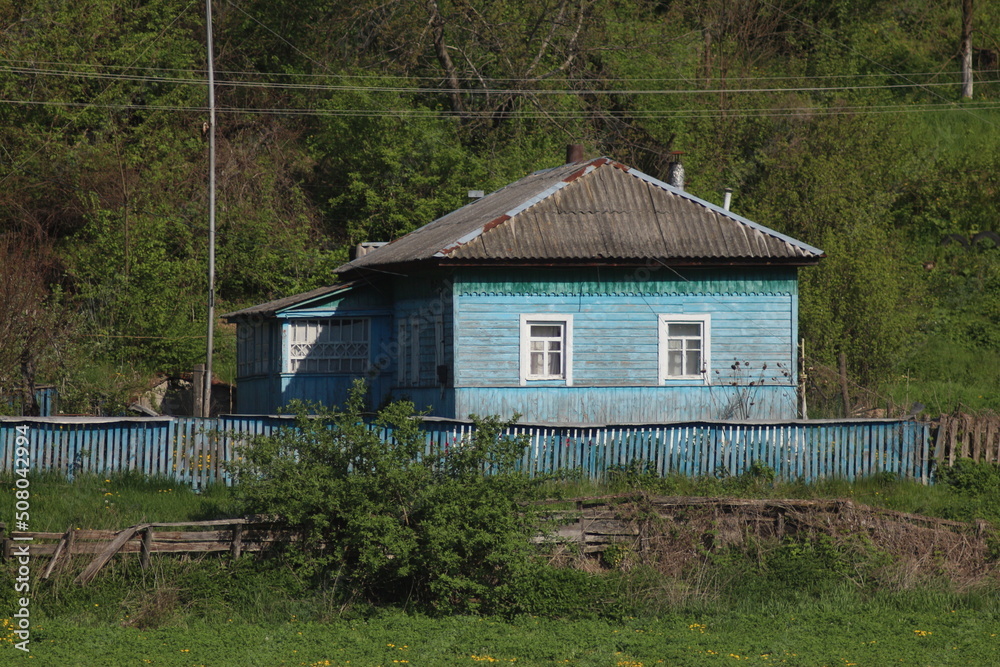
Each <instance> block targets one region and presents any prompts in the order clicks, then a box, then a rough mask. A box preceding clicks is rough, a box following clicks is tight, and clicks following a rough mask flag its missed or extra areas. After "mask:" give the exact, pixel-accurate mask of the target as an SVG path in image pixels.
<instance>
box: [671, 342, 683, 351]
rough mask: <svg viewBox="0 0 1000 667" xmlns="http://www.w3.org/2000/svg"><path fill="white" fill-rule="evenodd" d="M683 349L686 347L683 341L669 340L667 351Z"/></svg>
mask: <svg viewBox="0 0 1000 667" xmlns="http://www.w3.org/2000/svg"><path fill="white" fill-rule="evenodd" d="M683 347H684V343H683V341H679V340H668V341H667V349H668V350H680V349H682V348H683Z"/></svg>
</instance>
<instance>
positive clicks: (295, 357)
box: [285, 317, 372, 375]
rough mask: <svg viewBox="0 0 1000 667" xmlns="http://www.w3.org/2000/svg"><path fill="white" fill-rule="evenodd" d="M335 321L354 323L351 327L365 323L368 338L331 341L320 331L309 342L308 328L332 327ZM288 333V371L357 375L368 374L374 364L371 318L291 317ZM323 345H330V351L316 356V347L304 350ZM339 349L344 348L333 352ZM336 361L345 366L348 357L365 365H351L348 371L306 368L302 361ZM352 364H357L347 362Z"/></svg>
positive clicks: (328, 346)
mask: <svg viewBox="0 0 1000 667" xmlns="http://www.w3.org/2000/svg"><path fill="white" fill-rule="evenodd" d="M334 322H336V323H337V324H338V326H344V323H346V322H351V323H352V326H353V323H354V322H363V323H364V334H365V340H363V341H355V340H351V341H330V340H321V338H322V333H318V334H317V336H316V340H312V341H310V340H309V338H310V335H309V329H308V327H310V326H315V327H322V326H323V325H327V326H331V327H332V325H333V323H334ZM287 326H288V335H287V338H286V342H285V368H286V370H285V372H287V373H309V374H320V375H357V374H361V373H365V372H366V371H367V370H368V367H369V365H370V364H371V345H372V324H371V319H370V318H368V317H317V318H302V319H298V318H296V319H291V320H288V325H287ZM303 328H305V329H306V334H307V335H305V336H301V335H300V334H301V330H302V329H303ZM317 345H323V346H325V347H326V348H327V352H328V353H327V354H324V355H317V354H316V352H315V351H314V350H311V351H304V350H306V348H307V347H308V346H312V347H313V348H314V349H315V346H317ZM338 348H341V350H340V353H339V354H334V353H333V352H337V351H338ZM345 351H346V352H354V354H343V352H345ZM334 360H336V361H337V362H338V365H342V364H343V362H344V361H345V360H347V361H348V362H353V361H361V364H360V365H361V366H362V368H360V369H356V368H349V369H348V370H343V369H342V368H341V369H337V370H329V368H328V369H326V370H307V369H304V368H302V367H301V366H302V362H309V361H317V362H322V361H327V362H332V361H334ZM329 365H330V364H328V366H329ZM348 365H349V366H353V365H355V364H353V363H348Z"/></svg>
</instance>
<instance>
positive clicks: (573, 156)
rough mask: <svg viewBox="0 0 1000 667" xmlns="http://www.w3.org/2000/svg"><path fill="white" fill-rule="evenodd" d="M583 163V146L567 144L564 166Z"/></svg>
mask: <svg viewBox="0 0 1000 667" xmlns="http://www.w3.org/2000/svg"><path fill="white" fill-rule="evenodd" d="M574 162H583V144H567V146H566V164H572V163H574Z"/></svg>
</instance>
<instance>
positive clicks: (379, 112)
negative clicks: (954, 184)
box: [0, 99, 1000, 119]
mask: <svg viewBox="0 0 1000 667" xmlns="http://www.w3.org/2000/svg"><path fill="white" fill-rule="evenodd" d="M0 104H23V105H28V106H57V107H70V108H98V109H117V110H122V111H176V112H189V113H205V112H206V111H207V108H206V107H204V106H180V105H156V104H97V103H94V102H62V101H43V100H17V99H0ZM997 108H1000V101H997V102H978V103H973V104H963V105H958V104H956V103H954V102H945V103H930V102H928V103H915V104H897V105H846V106H837V107H829V108H826V107H808V106H803V107H780V108H773V107H761V108H754V109H741V110H740V109H737V110H733V109H715V108H711V109H663V110H655V109H649V110H633V111H548V112H543V111H534V110H511V111H492V110H490V111H482V112H474V111H461V112H459V111H450V110H429V109H294V108H277V107H220V108H219V109H218V110H217V111H218V113H220V114H238V115H239V114H243V115H255V114H256V115H271V116H319V117H351V118H381V117H385V116H394V117H400V118H406V117H409V118H439V117H441V118H444V117H474V116H477V115H480V116H483V117H489V118H524V119H537V118H566V119H585V118H607V117H615V118H679V119H684V118H722V117H724V118H767V117H779V118H780V117H793V116H800V115H801V116H848V115H859V114H886V113H919V112H923V111H969V110H978V111H991V110H994V109H997Z"/></svg>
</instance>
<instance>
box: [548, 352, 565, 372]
mask: <svg viewBox="0 0 1000 667" xmlns="http://www.w3.org/2000/svg"><path fill="white" fill-rule="evenodd" d="M549 375H562V355H561V354H559V353H558V352H553V353H550V354H549Z"/></svg>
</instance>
